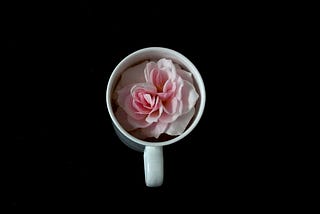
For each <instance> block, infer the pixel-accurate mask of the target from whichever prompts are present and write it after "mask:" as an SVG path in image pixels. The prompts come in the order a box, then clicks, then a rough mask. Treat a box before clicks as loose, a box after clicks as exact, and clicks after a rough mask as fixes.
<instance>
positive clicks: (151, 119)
mask: <svg viewBox="0 0 320 214" xmlns="http://www.w3.org/2000/svg"><path fill="white" fill-rule="evenodd" d="M155 109H157V110H156V111H152V112H150V114H149V115H148V116H147V117H146V121H147V122H148V123H153V122H158V120H159V118H160V116H161V114H162V112H163V106H162V104H161V102H160V101H159V99H157V104H156V106H155Z"/></svg>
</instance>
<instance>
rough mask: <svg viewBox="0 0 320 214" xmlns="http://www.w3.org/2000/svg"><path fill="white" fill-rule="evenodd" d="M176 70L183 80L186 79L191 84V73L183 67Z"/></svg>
mask: <svg viewBox="0 0 320 214" xmlns="http://www.w3.org/2000/svg"><path fill="white" fill-rule="evenodd" d="M176 70H177V74H178V75H179V76H180V77H181V78H182V79H184V80H187V81H188V82H190V83H192V84H193V78H192V74H191V73H190V72H188V71H186V70H183V69H179V68H178V69H176Z"/></svg>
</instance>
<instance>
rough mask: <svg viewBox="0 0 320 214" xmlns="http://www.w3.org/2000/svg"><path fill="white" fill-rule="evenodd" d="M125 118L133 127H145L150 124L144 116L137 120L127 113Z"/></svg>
mask: <svg viewBox="0 0 320 214" xmlns="http://www.w3.org/2000/svg"><path fill="white" fill-rule="evenodd" d="M127 119H128V122H129V123H130V125H131V126H132V127H133V129H138V128H146V127H148V126H150V125H151V124H150V123H148V122H146V120H145V117H144V118H143V119H141V120H137V119H136V118H133V117H130V116H129V115H128V117H127ZM131 130H132V129H131Z"/></svg>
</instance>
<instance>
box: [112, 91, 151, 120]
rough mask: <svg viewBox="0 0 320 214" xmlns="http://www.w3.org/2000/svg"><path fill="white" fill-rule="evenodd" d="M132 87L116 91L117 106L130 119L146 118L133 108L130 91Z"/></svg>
mask: <svg viewBox="0 0 320 214" xmlns="http://www.w3.org/2000/svg"><path fill="white" fill-rule="evenodd" d="M131 88H132V86H130V85H129V86H126V87H124V88H122V89H121V90H119V91H118V100H117V101H118V104H119V106H120V107H121V108H122V109H123V110H124V111H125V112H126V113H127V114H128V115H130V116H131V117H133V118H135V119H137V120H141V119H144V118H145V117H146V115H143V114H141V113H139V112H137V110H136V109H135V108H134V106H133V105H132V97H131V93H130V90H131Z"/></svg>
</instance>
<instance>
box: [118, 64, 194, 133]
mask: <svg viewBox="0 0 320 214" xmlns="http://www.w3.org/2000/svg"><path fill="white" fill-rule="evenodd" d="M198 97H199V95H198V93H197V91H196V90H195V88H194V86H193V79H192V74H191V73H190V72H187V71H185V70H183V69H182V68H181V67H180V66H179V65H178V64H174V63H173V62H172V61H171V60H169V59H160V60H159V61H158V62H153V61H151V62H147V61H145V62H143V63H140V64H138V65H135V66H133V67H130V68H129V69H127V70H126V71H125V72H124V73H123V74H122V77H121V79H120V81H119V84H118V86H117V88H116V100H117V104H118V105H119V108H118V109H117V111H116V117H117V119H118V121H119V123H120V124H121V125H122V126H123V127H124V128H125V129H126V130H127V131H129V132H131V133H132V134H133V135H134V136H136V137H139V138H142V139H145V138H148V137H155V138H158V137H159V136H160V135H161V134H162V133H165V134H168V135H172V136H176V135H180V134H181V133H182V132H183V131H184V130H185V128H186V127H187V125H188V123H189V122H190V120H191V118H192V117H193V115H194V112H195V107H194V106H195V104H196V102H197V100H198Z"/></svg>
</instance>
